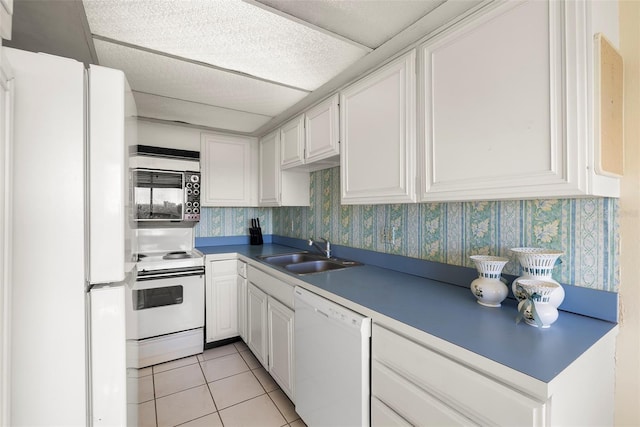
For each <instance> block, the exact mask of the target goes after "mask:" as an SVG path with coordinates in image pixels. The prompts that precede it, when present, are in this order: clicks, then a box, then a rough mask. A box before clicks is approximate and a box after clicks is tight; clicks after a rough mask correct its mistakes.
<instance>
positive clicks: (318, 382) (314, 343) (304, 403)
mask: <svg viewBox="0 0 640 427" xmlns="http://www.w3.org/2000/svg"><path fill="white" fill-rule="evenodd" d="M294 296H295V322H294V325H295V326H294V330H295V340H294V341H295V398H296V403H295V405H296V412H297V413H298V414H299V415H300V416H301V417H302V420H303V421H304V422H305V423H306V424H307V425H309V426H310V427H319V426H340V427H346V426H369V419H370V398H369V396H370V374H369V372H370V363H371V362H370V360H371V359H370V340H371V319H370V318H367V317H364V316H362V315H360V314H358V313H356V312H353V311H351V310H349V309H347V308H345V307H342V306H340V305H338V304H335V303H333V302H331V301H329V300H327V299H325V298H322V297H320V296H318V295H316V294H314V293H311V292H308V291H306V290H305V289H302V288H300V287H296V288H295V289H294Z"/></svg>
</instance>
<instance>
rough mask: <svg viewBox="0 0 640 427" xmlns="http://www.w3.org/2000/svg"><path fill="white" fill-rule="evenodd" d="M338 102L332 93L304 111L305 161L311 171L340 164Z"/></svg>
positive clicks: (337, 97) (336, 96)
mask: <svg viewBox="0 0 640 427" xmlns="http://www.w3.org/2000/svg"><path fill="white" fill-rule="evenodd" d="M338 102H339V96H338V95H334V96H332V97H331V98H329V99H327V100H325V101H323V102H321V103H320V104H318V105H316V106H315V107H313V108H311V109H309V110H308V111H307V112H306V113H305V135H306V138H305V141H306V149H305V162H306V163H308V164H309V165H310V168H309V170H311V171H314V170H320V169H326V168H330V167H334V166H338V165H339V164H340V144H339V143H340V140H339V139H340V129H339V123H340V118H339V106H338Z"/></svg>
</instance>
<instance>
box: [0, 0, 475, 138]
mask: <svg viewBox="0 0 640 427" xmlns="http://www.w3.org/2000/svg"><path fill="white" fill-rule="evenodd" d="M483 1H486V0H14V17H13V24H14V25H13V26H14V31H13V37H12V40H5V44H6V45H8V46H13V47H16V48H19V49H25V50H32V51H36V52H38V51H40V52H45V53H51V54H57V55H62V56H67V57H72V58H75V59H77V60H79V61H82V62H84V63H85V64H88V63H97V64H100V65H104V66H107V67H113V68H118V69H121V70H123V71H124V72H125V74H126V75H127V78H128V79H129V82H130V85H131V87H132V89H133V90H134V95H135V97H136V101H137V104H138V114H139V115H140V116H141V117H146V118H149V119H155V120H163V121H169V122H180V123H189V124H193V125H197V126H205V127H207V128H211V129H217V130H223V131H230V132H238V133H244V134H251V135H259V134H260V133H264V132H265V131H267V130H269V129H271V128H273V127H274V126H277V125H278V124H279V123H280V122H282V121H283V120H285V119H287V118H288V117H289V116H291V115H293V114H296V113H298V112H299V111H301V110H302V109H304V108H305V107H308V106H310V105H313V103H314V102H317V101H319V100H321V99H322V98H323V97H326V96H328V95H330V94H331V93H332V92H333V91H335V90H337V89H338V88H339V87H340V86H342V85H344V84H346V83H348V82H349V81H352V80H353V79H355V78H357V77H358V76H360V75H362V73H363V72H366V71H368V70H370V69H371V68H372V67H375V66H377V65H379V64H380V63H381V62H383V61H385V60H387V59H388V58H390V57H392V56H393V55H394V54H395V53H396V52H398V51H400V50H402V49H404V48H405V47H407V46H409V45H410V44H411V43H414V42H416V41H417V40H419V39H420V38H422V37H423V36H425V35H426V34H428V33H429V32H431V31H434V30H436V29H437V28H439V27H440V26H441V25H443V24H445V23H446V22H449V21H450V20H452V19H456V18H457V17H458V16H460V15H461V14H463V13H466V11H467V10H469V9H470V8H472V7H474V6H475V5H477V4H478V3H481V2H483Z"/></svg>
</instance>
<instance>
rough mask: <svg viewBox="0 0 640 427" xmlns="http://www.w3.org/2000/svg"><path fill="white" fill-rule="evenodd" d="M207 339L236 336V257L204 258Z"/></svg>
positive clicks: (211, 340) (215, 339)
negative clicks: (228, 258) (221, 258)
mask: <svg viewBox="0 0 640 427" xmlns="http://www.w3.org/2000/svg"><path fill="white" fill-rule="evenodd" d="M205 276H206V290H205V297H206V300H205V302H206V305H205V307H206V308H205V312H206V316H205V321H206V342H207V343H210V342H214V341H219V340H222V339H225V338H232V337H235V336H238V312H237V306H238V274H237V260H235V259H231V260H216V261H205Z"/></svg>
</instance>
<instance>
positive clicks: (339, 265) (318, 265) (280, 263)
mask: <svg viewBox="0 0 640 427" xmlns="http://www.w3.org/2000/svg"><path fill="white" fill-rule="evenodd" d="M258 259H260V260H262V261H264V262H266V263H267V264H270V265H273V266H274V267H278V268H282V269H284V270H286V271H290V272H292V273H295V274H297V275H303V274H313V273H322V272H324V271H331V270H341V269H343V268H347V267H354V266H357V265H362V264H361V263H359V262H355V261H349V260H346V259H340V258H327V257H325V256H323V255H321V254H311V253H309V252H296V253H291V254H281V255H262V256H259V257H258Z"/></svg>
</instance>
